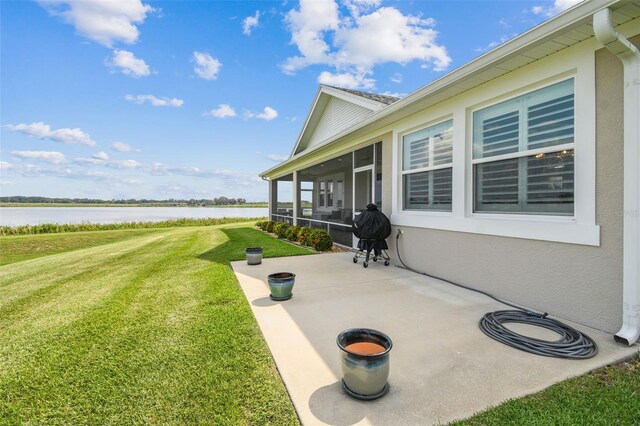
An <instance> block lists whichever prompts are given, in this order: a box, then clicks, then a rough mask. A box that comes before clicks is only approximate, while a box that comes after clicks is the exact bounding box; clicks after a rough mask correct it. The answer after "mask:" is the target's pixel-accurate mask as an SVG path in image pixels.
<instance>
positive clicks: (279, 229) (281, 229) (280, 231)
mask: <svg viewBox="0 0 640 426" xmlns="http://www.w3.org/2000/svg"><path fill="white" fill-rule="evenodd" d="M287 229H289V224H288V223H284V222H280V223H278V224H277V225H276V226H275V227H274V229H273V232H274V233H275V234H276V236H277V237H278V238H284V237H285V235H286V232H287Z"/></svg>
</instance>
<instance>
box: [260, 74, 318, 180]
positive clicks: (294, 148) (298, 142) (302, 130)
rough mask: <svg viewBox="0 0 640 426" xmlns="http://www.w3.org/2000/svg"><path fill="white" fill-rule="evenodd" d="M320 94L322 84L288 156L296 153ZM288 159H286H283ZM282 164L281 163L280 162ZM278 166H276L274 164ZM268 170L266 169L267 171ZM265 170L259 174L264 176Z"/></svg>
mask: <svg viewBox="0 0 640 426" xmlns="http://www.w3.org/2000/svg"><path fill="white" fill-rule="evenodd" d="M321 95H322V86H320V87H319V88H318V91H317V92H316V97H315V98H314V99H313V103H312V104H311V109H309V112H308V113H307V118H306V120H304V125H303V126H302V129H301V130H300V134H299V135H298V140H297V141H296V144H295V145H294V146H293V150H292V151H291V154H290V155H289V158H291V157H293V156H294V155H295V153H296V150H297V149H298V146H300V142H301V141H302V138H303V136H304V134H305V132H306V130H307V126H308V125H309V122H310V121H311V117H312V116H313V113H314V111H315V110H316V106H317V105H318V101H319V100H320V96H321ZM285 161H288V160H285ZM281 164H282V163H281ZM276 167H278V166H276ZM267 172H268V171H267ZM267 172H264V173H262V174H260V176H261V177H262V176H264V175H265V174H267Z"/></svg>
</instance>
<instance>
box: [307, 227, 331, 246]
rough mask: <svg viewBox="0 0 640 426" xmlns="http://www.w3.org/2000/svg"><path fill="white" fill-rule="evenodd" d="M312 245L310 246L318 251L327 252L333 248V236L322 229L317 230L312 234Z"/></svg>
mask: <svg viewBox="0 0 640 426" xmlns="http://www.w3.org/2000/svg"><path fill="white" fill-rule="evenodd" d="M310 243H311V244H309V246H310V247H312V248H313V249H314V250H316V251H327V250H331V247H333V241H332V240H331V236H329V234H327V232H326V231H323V230H322V229H316V230H315V232H312V233H311V241H310Z"/></svg>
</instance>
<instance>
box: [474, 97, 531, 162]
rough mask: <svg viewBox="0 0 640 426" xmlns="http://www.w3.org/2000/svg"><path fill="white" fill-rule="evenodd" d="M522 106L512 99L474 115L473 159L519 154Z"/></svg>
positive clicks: (517, 100)
mask: <svg viewBox="0 0 640 426" xmlns="http://www.w3.org/2000/svg"><path fill="white" fill-rule="evenodd" d="M520 105H521V101H520V100H519V99H518V98H517V99H511V100H508V101H505V102H501V103H499V104H497V105H493V106H490V107H488V108H484V109H481V110H479V111H476V112H474V113H473V158H485V157H492V156H494V155H503V154H510V153H513V152H518V147H519V144H520Z"/></svg>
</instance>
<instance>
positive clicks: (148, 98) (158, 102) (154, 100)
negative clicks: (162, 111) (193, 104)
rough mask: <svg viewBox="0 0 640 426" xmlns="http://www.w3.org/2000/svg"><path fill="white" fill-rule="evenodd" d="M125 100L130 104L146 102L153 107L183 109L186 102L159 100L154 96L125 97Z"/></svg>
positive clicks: (168, 99)
mask: <svg viewBox="0 0 640 426" xmlns="http://www.w3.org/2000/svg"><path fill="white" fill-rule="evenodd" d="M124 99H125V100H127V101H129V102H133V103H136V104H143V103H145V102H149V103H150V104H151V105H153V106H172V107H181V106H182V105H184V101H183V100H182V99H178V98H157V97H155V96H153V95H136V96H133V95H127V96H125V97H124Z"/></svg>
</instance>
